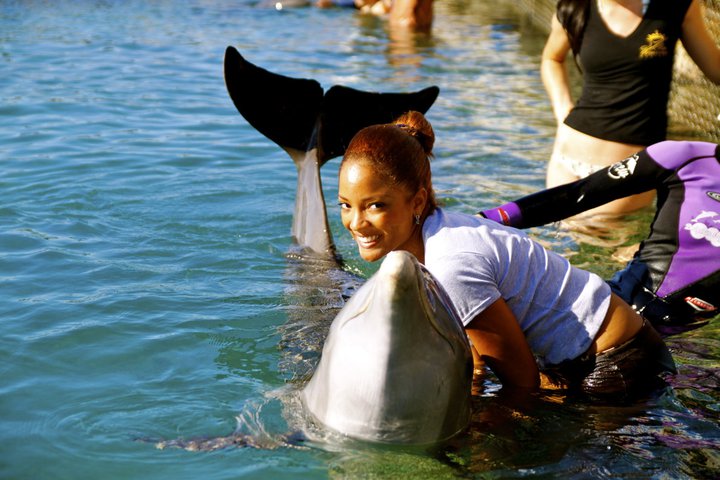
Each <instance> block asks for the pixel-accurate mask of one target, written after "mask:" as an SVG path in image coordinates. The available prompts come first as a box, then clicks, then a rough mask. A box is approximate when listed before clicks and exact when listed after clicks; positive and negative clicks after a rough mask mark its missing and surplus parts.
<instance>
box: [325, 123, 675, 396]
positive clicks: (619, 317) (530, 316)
mask: <svg viewBox="0 0 720 480" xmlns="http://www.w3.org/2000/svg"><path fill="white" fill-rule="evenodd" d="M433 144H434V133H433V130H432V127H431V125H430V123H429V122H428V121H427V120H426V119H425V117H424V116H423V115H422V114H421V113H419V112H409V113H406V114H404V115H402V116H401V117H400V118H399V119H397V120H396V121H395V123H394V124H387V125H377V126H372V127H367V128H365V129H363V130H361V131H360V132H359V133H358V134H357V135H356V136H355V137H354V138H353V140H352V141H351V142H350V145H349V146H348V148H347V151H346V153H345V156H344V158H343V161H342V162H341V164H340V176H339V186H338V198H339V200H340V206H341V208H342V221H343V225H344V226H345V228H347V229H348V230H349V231H350V233H351V234H352V236H353V238H354V239H355V242H356V243H357V245H358V250H359V252H360V256H361V257H362V258H363V259H365V260H367V261H371V262H372V261H376V260H379V259H380V258H382V257H383V256H385V255H386V254H388V253H389V252H391V251H394V250H407V251H409V252H410V253H412V254H413V255H415V256H416V257H417V259H418V260H420V261H421V262H423V263H425V265H426V267H427V268H428V270H429V271H430V272H431V273H432V274H433V275H435V276H436V277H437V278H438V279H439V280H440V283H441V284H442V285H443V286H444V287H445V289H446V290H447V291H448V293H449V295H450V298H451V300H452V302H453V303H454V306H455V308H456V309H457V310H458V312H459V313H460V317H461V319H462V322H463V324H464V325H465V329H466V332H467V334H468V337H469V338H470V340H471V341H472V344H473V347H474V350H475V354H476V360H478V363H480V362H479V361H480V360H482V362H484V363H486V364H487V365H488V366H489V367H490V368H491V369H492V370H493V371H494V373H495V374H496V375H497V376H498V378H499V379H500V381H501V382H502V383H503V385H504V386H509V387H517V388H523V389H534V388H537V387H538V385H539V383H540V375H539V373H540V371H545V372H547V373H548V374H549V375H552V377H551V378H552V380H553V381H554V382H555V383H558V384H560V385H562V386H565V387H568V388H570V389H577V390H580V391H583V392H586V393H590V394H594V395H608V394H610V395H619V396H625V395H630V394H635V393H637V392H638V391H643V392H644V391H647V388H648V387H649V386H655V385H657V384H658V383H657V381H656V380H657V379H658V378H657V377H656V376H657V375H658V374H660V373H663V372H672V371H674V370H675V367H674V364H673V360H672V357H671V356H670V353H669V351H668V350H667V347H666V346H665V344H664V343H663V342H662V340H661V339H660V337H659V335H658V334H657V332H655V330H654V329H653V328H652V326H650V325H649V324H648V323H646V322H644V321H643V319H642V317H640V316H639V315H638V314H637V313H635V312H634V311H633V310H632V309H631V308H630V306H629V305H628V304H626V303H625V302H624V301H623V300H621V299H620V298H619V297H618V296H616V295H615V294H614V293H611V292H610V288H609V286H608V285H607V284H606V283H605V282H604V281H602V279H600V277H598V276H597V275H594V274H592V273H590V272H586V271H584V270H580V269H578V268H575V267H573V266H571V265H570V263H569V262H568V261H567V260H566V259H565V258H563V257H561V256H560V255H558V254H555V253H553V252H550V251H548V250H546V249H544V248H543V247H542V246H540V245H539V244H538V243H536V242H535V241H533V240H531V239H530V238H529V237H527V236H526V235H525V234H523V233H522V232H520V231H518V230H515V229H513V228H508V227H505V226H501V225H498V224H496V223H495V222H492V221H489V220H487V219H484V218H478V217H476V216H472V215H464V214H457V213H450V212H446V211H444V210H443V209H441V208H439V207H438V206H437V204H436V202H435V200H434V195H433V189H432V181H431V173H430V162H429V157H430V156H431V155H432V146H433ZM519 266H521V267H519ZM619 352H620V353H621V355H620V356H619V357H618V356H617V355H618V353H619ZM628 357H629V358H632V361H630V362H626V360H627V358H628ZM621 361H622V363H621ZM648 380H651V381H650V382H648Z"/></svg>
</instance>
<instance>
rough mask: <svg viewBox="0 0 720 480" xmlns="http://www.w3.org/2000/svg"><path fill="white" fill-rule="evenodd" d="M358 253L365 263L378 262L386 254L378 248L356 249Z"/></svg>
mask: <svg viewBox="0 0 720 480" xmlns="http://www.w3.org/2000/svg"><path fill="white" fill-rule="evenodd" d="M358 251H359V253H360V257H361V258H362V259H363V260H365V261H366V262H375V261H377V260H380V259H381V258H383V257H384V256H385V255H386V254H387V252H385V251H382V250H381V249H379V248H370V249H366V248H361V247H358Z"/></svg>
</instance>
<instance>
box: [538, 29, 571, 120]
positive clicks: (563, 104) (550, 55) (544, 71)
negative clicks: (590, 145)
mask: <svg viewBox="0 0 720 480" xmlns="http://www.w3.org/2000/svg"><path fill="white" fill-rule="evenodd" d="M569 51H570V41H569V40H568V36H567V33H566V32H565V30H564V29H563V27H562V25H561V24H560V21H559V20H558V19H557V16H555V15H553V18H552V24H551V30H550V35H549V36H548V39H547V42H546V43H545V48H544V49H543V52H542V60H541V63H540V76H541V78H542V81H543V85H545V90H546V91H547V94H548V97H550V103H551V104H552V108H553V113H554V114H555V120H556V121H557V122H558V123H562V122H563V121H564V120H565V117H567V115H568V113H570V110H571V109H572V108H573V100H572V95H571V93H570V80H569V79H568V72H567V67H566V65H565V60H566V58H567V54H568V52H569Z"/></svg>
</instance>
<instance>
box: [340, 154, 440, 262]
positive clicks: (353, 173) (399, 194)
mask: <svg viewBox="0 0 720 480" xmlns="http://www.w3.org/2000/svg"><path fill="white" fill-rule="evenodd" d="M426 200H427V192H426V191H425V189H424V188H422V189H420V190H419V191H418V192H417V193H415V194H413V193H412V192H410V191H409V190H408V189H407V188H406V187H403V186H399V185H395V184H393V183H391V182H389V181H388V179H387V178H386V177H383V176H381V175H380V174H378V173H377V172H376V171H375V169H373V168H372V166H370V165H369V164H368V163H366V162H362V161H360V162H358V161H352V160H351V161H348V162H346V163H345V164H344V165H343V166H342V169H341V170H340V179H339V185H338V201H339V204H340V215H341V217H342V222H343V225H344V226H345V228H347V229H348V230H349V231H350V234H351V235H352V236H353V238H354V239H355V241H356V242H357V245H358V250H359V252H360V256H361V257H362V258H363V259H364V260H367V261H368V262H374V261H375V260H379V259H381V258H382V257H384V256H385V255H386V254H387V253H389V252H391V251H393V250H408V251H410V253H412V254H414V255H415V256H416V257H418V258H422V256H421V255H422V251H420V252H418V251H416V250H417V249H418V248H421V249H422V236H421V235H422V234H421V232H420V227H419V226H418V225H416V224H415V215H416V214H420V213H422V211H423V208H424V207H425V201H426ZM419 254H420V255H419Z"/></svg>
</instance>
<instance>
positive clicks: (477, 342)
mask: <svg viewBox="0 0 720 480" xmlns="http://www.w3.org/2000/svg"><path fill="white" fill-rule="evenodd" d="M465 331H466V333H467V335H468V337H469V338H470V341H471V342H472V344H473V347H474V348H475V349H476V350H477V353H478V354H479V355H480V358H481V359H482V360H483V361H484V362H485V363H486V364H487V366H488V367H490V369H492V371H493V372H494V373H495V375H497V377H498V379H500V382H501V383H502V384H503V386H504V387H519V388H531V389H536V388H538V387H539V385H540V373H539V371H538V366H537V363H536V362H535V357H534V356H533V354H532V352H531V351H530V346H529V345H528V343H527V340H525V335H524V334H523V332H522V330H521V329H520V325H519V324H518V321H517V319H516V318H515V315H514V314H513V313H512V311H511V310H510V307H508V305H507V303H505V300H503V299H502V298H501V299H499V300H496V301H495V302H494V303H493V304H491V305H490V306H489V307H488V308H486V309H485V310H483V311H482V312H481V313H479V314H478V315H477V316H476V317H475V318H474V319H473V320H472V321H471V322H470V323H469V324H468V325H467V326H466V327H465Z"/></svg>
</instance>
